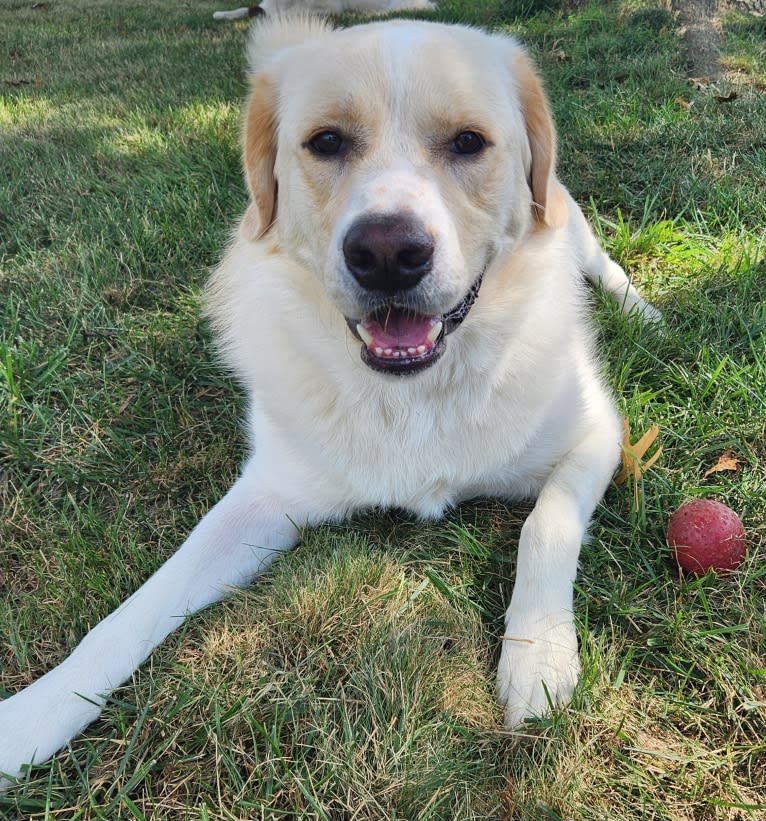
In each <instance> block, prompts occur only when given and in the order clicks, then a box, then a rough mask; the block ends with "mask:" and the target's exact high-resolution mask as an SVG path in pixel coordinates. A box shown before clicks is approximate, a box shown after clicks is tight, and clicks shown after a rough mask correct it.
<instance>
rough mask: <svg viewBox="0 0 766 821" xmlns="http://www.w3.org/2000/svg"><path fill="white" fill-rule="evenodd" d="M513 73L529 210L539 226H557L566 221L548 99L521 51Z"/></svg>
mask: <svg viewBox="0 0 766 821" xmlns="http://www.w3.org/2000/svg"><path fill="white" fill-rule="evenodd" d="M513 67H514V75H515V77H516V79H517V82H518V90H519V99H520V101H521V110H522V113H523V115H524V122H525V125H526V129H527V137H528V139H529V148H530V151H531V153H532V164H531V167H530V170H529V178H528V182H529V187H530V189H531V191H532V211H533V216H534V218H535V221H536V222H537V223H538V224H539V225H541V226H548V227H549V228H561V227H563V226H564V225H566V222H567V203H566V199H565V197H564V192H563V191H562V189H561V185H560V184H559V182H558V180H557V179H556V130H555V128H554V126H553V118H552V117H551V112H550V108H549V106H548V99H547V97H546V96H545V92H544V91H543V86H542V83H541V82H540V78H539V77H538V75H537V72H536V71H535V69H534V68H533V67H532V64H531V62H530V60H529V58H528V57H527V55H526V54H525V53H524V52H523V51H518V52H517V54H516V55H515V59H514V66H513Z"/></svg>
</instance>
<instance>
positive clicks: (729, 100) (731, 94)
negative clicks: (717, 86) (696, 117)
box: [714, 91, 738, 103]
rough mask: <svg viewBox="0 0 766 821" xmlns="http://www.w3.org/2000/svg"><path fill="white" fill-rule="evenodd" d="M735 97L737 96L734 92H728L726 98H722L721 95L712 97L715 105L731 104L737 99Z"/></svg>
mask: <svg viewBox="0 0 766 821" xmlns="http://www.w3.org/2000/svg"><path fill="white" fill-rule="evenodd" d="M737 97H738V94H737V92H736V91H730V92H729V93H728V94H727V95H726V96H723V95H722V94H716V95H714V99H715V101H716V102H717V103H732V102H734V100H736V99H737Z"/></svg>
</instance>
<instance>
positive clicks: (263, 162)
mask: <svg viewBox="0 0 766 821" xmlns="http://www.w3.org/2000/svg"><path fill="white" fill-rule="evenodd" d="M276 126H277V100H276V89H275V88H274V82H273V80H272V78H271V77H270V76H269V75H268V74H265V73H263V74H259V75H256V76H255V77H254V78H253V80H252V85H251V90H250V98H249V99H248V102H247V107H246V109H245V121H244V133H243V140H242V143H243V162H244V166H245V179H246V180H247V187H248V189H249V191H250V204H249V205H248V206H247V211H246V212H245V216H244V219H243V220H242V228H243V230H244V232H245V235H246V236H247V238H248V239H251V240H255V239H258V237H260V236H262V235H263V234H264V233H265V232H266V231H267V230H268V229H269V227H270V226H271V225H272V224H273V223H274V220H275V219H276V215H277V181H276V178H275V176H274V163H275V161H276V156H277V143H276Z"/></svg>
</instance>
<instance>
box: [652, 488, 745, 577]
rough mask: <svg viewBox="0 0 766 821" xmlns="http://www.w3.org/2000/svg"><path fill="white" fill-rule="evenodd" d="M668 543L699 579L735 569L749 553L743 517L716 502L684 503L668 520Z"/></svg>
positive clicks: (696, 501) (677, 557)
mask: <svg viewBox="0 0 766 821" xmlns="http://www.w3.org/2000/svg"><path fill="white" fill-rule="evenodd" d="M667 540H668V544H669V545H670V547H672V548H674V550H675V556H676V561H677V562H678V564H679V565H680V566H681V567H682V568H683V569H684V570H688V571H689V572H691V573H695V574H696V575H698V576H702V575H704V574H705V573H707V571H708V570H716V571H719V570H734V569H735V568H736V567H739V566H740V564H742V560H743V559H744V558H745V551H746V550H747V538H746V536H745V528H744V527H743V526H742V522H741V521H740V519H739V516H737V514H736V513H735V512H734V511H733V510H732V509H731V508H728V507H726V505H723V504H721V503H720V502H716V501H715V500H713V499H692V500H691V501H689V502H684V504H682V505H681V507H679V508H678V510H677V511H676V512H675V513H674V514H673V515H672V516H671V517H670V519H669V520H668V535H667Z"/></svg>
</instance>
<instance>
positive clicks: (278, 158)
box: [0, 16, 659, 780]
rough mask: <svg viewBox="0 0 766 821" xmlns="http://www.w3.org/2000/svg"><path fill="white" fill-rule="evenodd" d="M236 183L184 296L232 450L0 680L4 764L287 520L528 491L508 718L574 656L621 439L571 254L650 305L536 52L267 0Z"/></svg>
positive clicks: (81, 707)
mask: <svg viewBox="0 0 766 821" xmlns="http://www.w3.org/2000/svg"><path fill="white" fill-rule="evenodd" d="M249 53H250V62H251V77H250V94H249V99H248V102H247V104H246V108H245V113H244V120H243V144H244V150H243V158H244V169H245V175H246V181H247V186H248V189H249V203H248V205H247V209H246V211H245V213H244V215H243V217H242V219H241V221H240V223H239V225H238V228H237V230H236V232H235V234H234V235H233V238H232V240H231V243H230V246H229V248H228V250H227V251H226V253H225V255H224V257H223V260H222V262H221V263H220V266H219V267H218V268H217V270H216V271H215V272H214V274H213V275H212V278H211V281H210V285H209V289H208V294H207V315H208V316H209V318H210V320H211V322H212V325H213V327H214V329H215V331H216V333H217V338H218V342H219V346H220V351H221V355H222V357H223V360H224V361H225V363H226V364H227V365H228V366H229V367H230V368H231V369H232V370H233V371H234V373H235V374H236V375H237V377H238V378H239V380H240V382H241V383H242V385H243V387H244V390H245V391H246V393H247V398H248V411H247V426H248V432H249V434H250V437H251V442H252V449H251V451H250V454H249V456H248V457H247V459H246V461H245V464H244V466H243V468H242V471H241V475H240V477H239V478H238V480H237V481H236V482H235V483H234V485H233V486H232V488H231V489H230V490H229V491H228V493H227V494H226V495H225V496H224V497H223V499H222V500H221V501H219V502H218V504H216V505H215V506H214V507H213V508H212V509H211V510H210V511H209V513H208V514H207V515H206V516H205V517H204V518H203V519H202V520H201V521H200V523H199V524H198V525H197V527H196V528H195V529H194V530H193V531H192V533H191V535H190V536H189V537H188V539H187V540H186V541H185V542H184V543H183V545H182V546H181V547H180V548H179V549H178V551H177V552H176V553H175V554H174V555H173V556H172V557H171V558H170V559H169V560H168V561H167V562H166V563H165V564H164V565H163V566H161V567H160V569H159V570H158V571H157V572H156V573H155V575H154V576H152V577H151V578H150V579H149V580H148V581H147V582H146V583H145V584H144V585H143V586H142V587H141V588H140V589H139V590H138V591H137V592H136V593H134V594H133V595H132V596H131V597H130V598H129V599H127V600H126V601H125V602H124V603H123V604H122V605H121V606H120V607H119V608H118V609H117V610H116V611H114V612H113V613H112V614H111V615H110V616H108V617H107V618H105V619H104V620H103V621H102V622H101V623H99V624H98V625H97V626H96V627H94V628H93V629H92V630H91V631H90V632H89V633H88V634H87V635H86V636H85V637H84V638H83V639H82V642H81V643H80V644H79V646H78V647H77V648H76V649H75V650H74V651H73V653H72V654H71V655H70V656H69V657H68V658H67V659H66V660H65V661H64V662H63V663H62V664H60V665H59V666H58V667H56V668H54V669H53V670H51V671H50V672H48V673H47V674H46V675H44V676H43V677H42V678H40V679H39V680H37V681H35V682H34V683H32V684H31V685H30V686H28V687H27V688H25V689H23V690H22V691H21V692H19V693H17V694H16V695H13V696H11V697H10V698H8V699H7V700H5V701H3V702H2V703H0V771H2V772H3V773H5V774H6V778H8V777H10V778H11V780H12V779H13V777H15V776H18V775H19V773H20V772H22V770H23V768H24V765H27V764H29V763H31V762H42V761H44V760H46V759H47V758H49V757H50V756H51V755H53V754H54V753H55V752H56V751H57V750H59V749H61V748H62V747H63V746H64V745H65V744H66V743H67V742H68V741H69V740H70V739H72V738H73V737H74V736H76V735H77V734H78V733H80V732H81V731H82V730H83V728H84V727H85V726H86V725H88V724H89V723H90V722H92V721H93V720H94V719H95V718H96V717H97V716H98V715H99V712H100V710H101V708H102V705H103V703H104V700H105V697H106V696H107V695H108V693H109V692H110V691H112V690H113V689H114V688H116V687H117V686H118V685H120V684H121V683H122V682H124V681H125V680H126V679H128V678H129V677H130V675H131V674H132V673H133V671H134V670H136V668H137V667H138V666H139V665H140V664H141V663H142V662H143V661H144V660H145V659H146V658H147V656H148V655H149V653H150V652H151V650H152V649H153V648H154V647H156V646H157V645H158V644H159V643H160V642H161V641H162V640H163V639H164V638H165V637H166V636H167V635H168V634H169V633H170V632H171V631H173V630H175V629H176V628H177V627H178V626H179V625H180V624H181V623H182V622H183V621H184V619H185V618H186V617H187V616H188V615H189V614H191V613H194V612H195V611H198V610H199V609H201V608H203V607H205V606H207V605H209V604H211V603H212V602H215V601H218V600H220V599H221V598H222V597H224V596H225V595H226V594H227V592H228V591H230V590H231V589H232V588H236V587H238V586H242V585H247V584H248V583H250V582H251V581H252V580H253V578H254V577H256V576H257V575H258V574H260V573H263V572H264V571H265V570H266V569H267V567H268V566H269V563H270V562H271V561H272V559H273V558H274V557H275V556H277V555H279V554H280V553H281V552H282V551H285V550H287V549H289V548H291V547H292V546H294V545H295V544H296V543H297V542H298V540H299V532H300V529H301V528H303V527H310V526H312V525H316V524H318V523H320V522H325V521H328V520H334V521H337V520H340V519H343V518H344V517H347V516H349V515H351V514H353V513H355V512H358V511H361V510H364V509H368V508H399V509H404V510H407V511H410V512H411V513H413V514H414V515H416V516H418V517H421V518H423V519H432V518H435V517H439V516H441V515H442V514H443V513H444V512H445V510H447V509H448V508H450V507H452V506H454V505H456V504H457V503H459V502H461V501H463V500H468V499H472V498H475V497H480V496H485V497H486V496H491V497H502V498H504V499H509V500H525V499H534V500H536V501H535V504H534V507H533V509H532V511H531V513H530V515H529V516H528V518H527V519H526V521H525V523H524V525H523V528H522V530H521V535H520V539H519V545H518V561H517V570H516V580H515V584H514V588H513V593H512V598H511V601H510V605H509V607H508V610H507V612H506V613H505V632H504V636H503V640H502V642H501V649H500V657H499V664H498V671H497V697H498V700H499V702H500V704H501V705H502V706H503V709H504V720H505V724H506V725H507V727H509V728H512V727H516V726H518V725H519V724H521V723H522V722H523V721H524V720H525V719H526V718H528V717H530V716H541V715H544V714H545V713H547V712H548V711H549V709H550V707H551V706H552V705H562V704H565V703H566V702H567V701H568V700H569V699H570V697H571V695H572V692H573V689H574V687H575V684H576V683H577V679H578V672H579V662H578V646H577V636H576V632H575V627H574V622H573V612H572V611H573V582H574V579H575V574H576V571H577V562H578V554H579V551H580V546H581V543H582V542H583V539H584V537H585V534H586V529H587V527H588V523H589V519H590V517H591V515H592V513H593V510H594V508H595V506H596V505H597V503H598V502H599V500H600V499H601V497H602V495H603V493H604V490H605V489H606V487H607V485H608V484H609V482H610V480H611V477H612V475H613V472H614V469H615V466H616V464H617V462H618V459H619V454H620V441H621V438H622V437H621V423H620V418H619V416H618V413H617V411H616V409H615V406H614V402H613V399H612V398H611V396H610V394H609V391H608V390H607V389H606V388H605V386H604V385H603V384H602V380H601V379H600V377H599V365H598V362H597V359H596V357H595V354H594V340H593V336H592V333H591V329H590V325H589V321H588V318H587V309H586V304H585V303H586V295H585V294H584V290H585V286H584V280H583V274H585V276H587V277H589V278H590V279H591V280H592V281H594V282H597V283H600V284H601V286H603V287H604V288H605V289H606V290H607V291H608V292H610V293H611V294H612V295H613V296H614V297H615V298H616V299H617V300H619V302H620V304H621V305H622V308H623V310H624V311H626V312H636V313H639V314H641V315H642V316H643V317H644V318H645V319H649V320H654V319H657V318H658V316H659V315H658V314H657V313H656V311H655V309H653V308H652V307H651V306H650V305H648V304H647V303H646V302H644V301H643V300H642V299H641V297H640V296H639V295H638V293H637V292H636V291H635V289H634V288H633V287H632V286H631V285H630V284H629V282H628V279H627V277H626V276H625V273H624V271H623V270H622V268H620V266H619V265H617V264H616V263H614V262H613V261H611V260H610V259H609V257H608V256H607V255H606V254H605V253H604V251H603V250H602V249H601V247H600V246H599V244H598V242H597V241H596V238H595V237H594V235H593V233H592V231H591V229H590V227H589V226H588V223H587V222H586V220H585V218H584V216H583V214H582V212H581V211H580V209H579V208H578V206H577V205H576V204H575V202H574V201H573V199H572V198H571V196H570V195H569V193H568V192H567V191H566V189H565V188H564V186H563V185H562V184H561V182H559V180H558V178H557V176H556V171H555V160H556V135H555V131H554V126H553V122H552V119H551V114H550V110H549V105H548V102H547V99H546V96H545V93H544V91H543V88H542V85H541V82H540V79H539V77H538V75H537V73H536V71H535V69H534V68H533V66H532V63H531V61H530V59H529V57H528V56H527V54H526V52H525V51H524V49H523V47H522V46H521V45H519V44H518V43H517V42H516V41H515V40H514V39H512V38H511V37H508V36H505V35H500V34H489V33H484V32H482V31H480V30H478V29H473V28H468V27H463V26H459V25H447V24H441V23H433V22H423V21H402V20H399V21H387V22H372V23H367V24H364V25H361V26H355V27H352V28H348V29H345V30H333V29H332V28H331V27H330V26H329V25H328V24H327V23H325V22H322V21H319V20H315V19H312V18H310V17H304V16H302V17H296V18H286V19H282V18H279V17H276V18H267V19H265V21H264V22H259V23H257V24H256V25H255V26H254V32H253V34H252V38H251V41H250V46H249Z"/></svg>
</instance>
